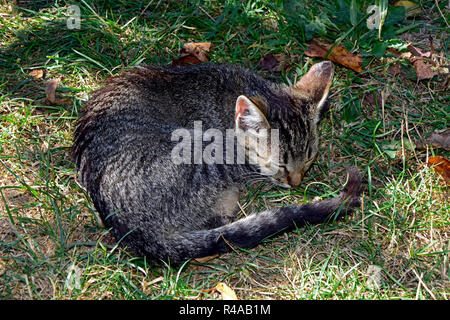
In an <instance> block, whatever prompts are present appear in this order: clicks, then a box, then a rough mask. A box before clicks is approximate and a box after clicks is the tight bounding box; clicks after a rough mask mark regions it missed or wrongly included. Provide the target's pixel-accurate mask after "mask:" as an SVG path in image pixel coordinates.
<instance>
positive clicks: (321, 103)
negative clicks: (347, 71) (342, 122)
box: [292, 61, 334, 123]
mask: <svg viewBox="0 0 450 320" xmlns="http://www.w3.org/2000/svg"><path fill="white" fill-rule="evenodd" d="M333 76H334V65H333V63H332V62H330V61H323V62H320V63H316V64H315V65H313V66H312V67H311V68H310V69H309V71H308V72H307V73H306V74H305V75H304V76H303V77H302V78H301V79H300V80H299V81H297V82H296V83H295V84H294V85H293V86H292V89H293V90H294V92H298V93H299V94H300V95H301V96H304V97H307V98H308V100H310V101H311V102H312V104H311V110H310V114H311V118H312V119H314V120H315V121H316V123H318V122H319V121H320V119H321V116H322V114H323V113H324V112H325V111H326V110H325V108H326V104H325V101H326V100H327V96H328V91H329V90H330V86H331V83H332V82H333Z"/></svg>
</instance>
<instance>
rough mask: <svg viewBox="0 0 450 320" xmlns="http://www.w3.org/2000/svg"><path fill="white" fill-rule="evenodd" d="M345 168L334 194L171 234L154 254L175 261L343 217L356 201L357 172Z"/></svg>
mask: <svg viewBox="0 0 450 320" xmlns="http://www.w3.org/2000/svg"><path fill="white" fill-rule="evenodd" d="M347 172H348V181H347V184H346V185H345V187H344V190H343V192H342V193H341V194H340V195H339V196H338V197H336V198H333V199H329V200H321V201H317V202H312V203H307V204H304V205H291V206H287V207H282V208H277V209H273V210H267V211H263V212H259V213H256V214H252V215H249V216H247V217H246V218H243V219H240V220H238V221H236V222H233V223H230V224H227V225H224V226H221V227H219V228H216V229H212V230H200V231H192V232H187V233H182V234H172V235H171V236H170V239H167V238H166V239H164V245H162V246H161V247H160V251H159V252H158V254H157V256H158V258H160V259H163V260H169V261H170V263H172V264H175V265H176V264H179V263H182V262H184V261H186V260H187V259H190V258H198V257H205V256H211V255H215V254H221V253H225V252H228V251H231V250H232V249H233V248H234V249H236V248H239V247H241V248H250V247H253V246H255V245H257V244H258V243H260V242H261V241H262V240H264V239H265V238H268V237H270V236H273V235H275V234H277V233H279V232H283V231H288V230H292V229H294V228H295V227H300V226H303V225H305V224H317V223H321V222H326V221H333V220H335V219H337V218H340V217H343V216H344V215H345V214H346V213H349V212H351V211H352V210H353V209H355V208H356V207H358V206H359V205H360V185H361V177H360V174H359V172H358V170H357V169H356V168H354V167H350V168H348V170H347ZM153 258H155V257H154V256H153Z"/></svg>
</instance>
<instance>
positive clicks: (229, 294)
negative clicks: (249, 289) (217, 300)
mask: <svg viewBox="0 0 450 320" xmlns="http://www.w3.org/2000/svg"><path fill="white" fill-rule="evenodd" d="M215 289H216V290H217V291H219V292H220V293H221V294H222V300H238V297H237V296H236V293H234V291H233V289H231V288H230V287H229V286H227V285H226V284H225V283H223V282H219V283H218V284H217V285H216V286H215Z"/></svg>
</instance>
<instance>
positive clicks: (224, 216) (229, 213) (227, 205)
mask: <svg viewBox="0 0 450 320" xmlns="http://www.w3.org/2000/svg"><path fill="white" fill-rule="evenodd" d="M238 201H239V188H237V187H230V188H228V189H226V190H224V191H222V192H221V193H220V194H219V196H218V197H217V202H216V210H217V212H219V213H220V215H221V221H222V225H225V224H229V223H232V222H233V221H234V220H235V219H236V214H237V212H238V211H239V206H238Z"/></svg>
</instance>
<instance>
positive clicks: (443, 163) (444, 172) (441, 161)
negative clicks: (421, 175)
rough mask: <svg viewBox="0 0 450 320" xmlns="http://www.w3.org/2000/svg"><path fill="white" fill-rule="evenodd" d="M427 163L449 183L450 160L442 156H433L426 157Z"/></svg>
mask: <svg viewBox="0 0 450 320" xmlns="http://www.w3.org/2000/svg"><path fill="white" fill-rule="evenodd" d="M427 164H428V165H429V166H433V168H434V170H436V172H437V173H438V174H439V175H440V176H441V177H442V178H444V179H445V181H446V182H447V184H450V161H448V160H447V159H446V158H444V157H442V156H433V157H430V158H429V159H428V162H427Z"/></svg>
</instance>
